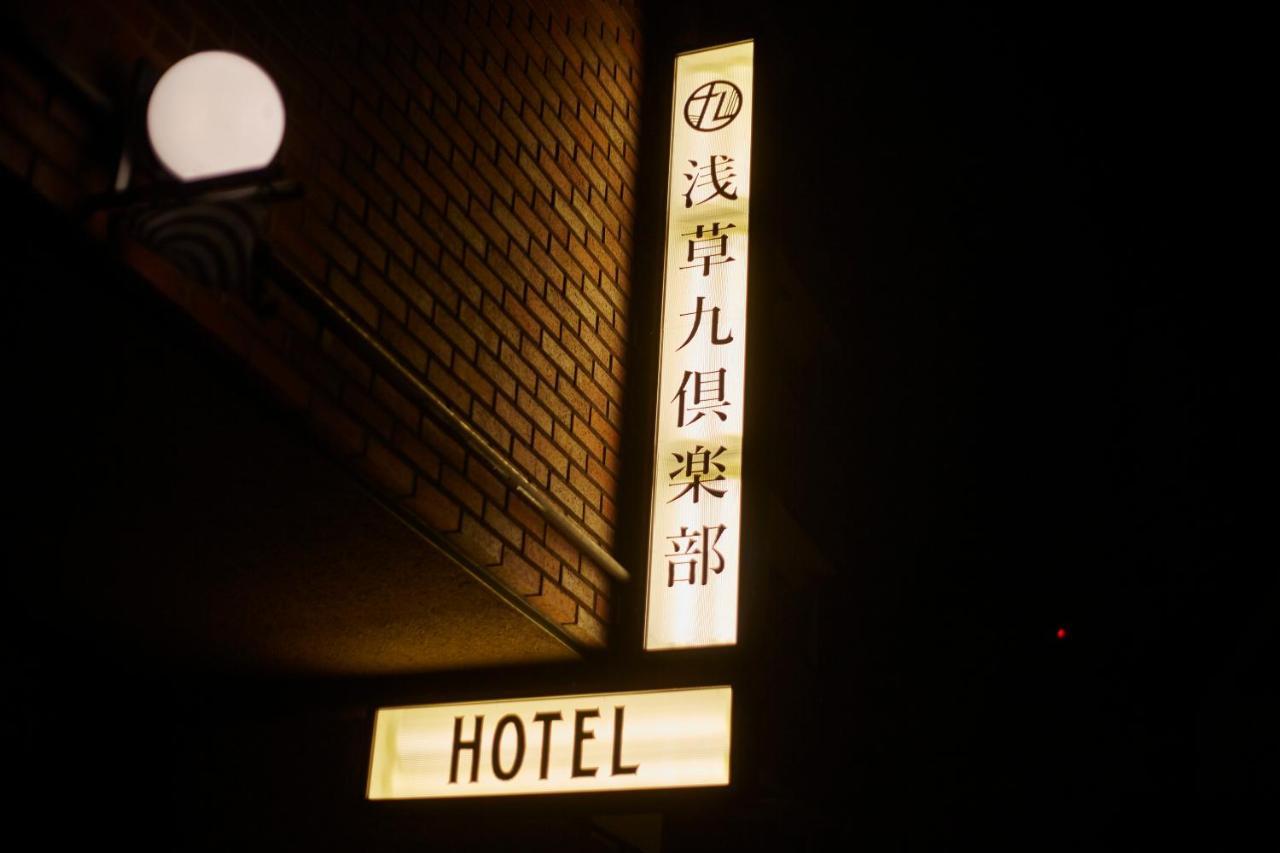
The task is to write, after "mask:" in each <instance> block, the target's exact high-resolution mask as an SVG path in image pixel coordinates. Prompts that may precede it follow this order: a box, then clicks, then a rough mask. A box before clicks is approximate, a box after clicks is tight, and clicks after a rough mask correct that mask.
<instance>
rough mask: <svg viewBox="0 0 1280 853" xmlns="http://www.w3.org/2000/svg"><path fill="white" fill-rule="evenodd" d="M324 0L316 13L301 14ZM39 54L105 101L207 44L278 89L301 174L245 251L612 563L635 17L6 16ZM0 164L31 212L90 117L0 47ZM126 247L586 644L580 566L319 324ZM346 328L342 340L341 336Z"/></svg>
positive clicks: (255, 8) (524, 12)
mask: <svg viewBox="0 0 1280 853" xmlns="http://www.w3.org/2000/svg"><path fill="white" fill-rule="evenodd" d="M321 10H323V11H321ZM16 17H17V19H18V20H19V21H21V22H22V24H23V26H24V27H26V28H27V29H28V30H29V32H27V34H26V35H27V36H28V37H29V38H30V40H31V41H32V43H34V44H36V45H37V46H38V48H39V50H40V51H41V52H42V53H43V54H44V55H46V56H49V57H50V58H51V59H53V60H54V61H55V62H56V63H58V64H60V65H61V66H63V67H64V68H66V69H68V70H69V71H70V72H71V73H72V74H74V75H76V76H78V77H79V78H81V79H82V80H84V81H87V82H89V83H90V84H91V85H93V86H96V87H98V88H99V89H101V90H102V91H104V92H107V93H109V94H114V93H115V92H117V91H120V86H119V82H118V81H119V80H123V79H126V78H127V76H128V71H129V69H130V68H131V67H132V64H133V63H134V62H135V61H136V60H137V59H139V58H143V59H146V60H147V61H149V62H150V63H151V64H152V65H153V66H155V67H156V68H157V70H163V69H164V68H166V67H167V66H168V65H170V64H172V63H173V62H174V61H176V60H177V59H179V58H181V57H182V56H184V55H186V54H188V53H191V52H193V51H196V50H204V49H215V48H216V49H226V50H233V51H236V52H239V53H243V54H245V55H247V56H249V57H251V58H253V59H254V60H255V61H257V62H258V63H259V64H261V65H262V66H263V67H264V68H265V69H266V70H267V71H268V72H269V73H270V74H271V75H272V76H273V77H274V79H275V80H276V81H277V83H278V84H279V86H280V88H281V91H282V93H283V95H284V99H285V105H286V111H287V116H288V127H287V131H286V141H285V146H284V150H283V152H282V156H281V162H282V165H283V167H284V170H285V172H286V174H287V176H288V177H290V178H295V179H297V180H299V181H301V182H302V183H303V185H304V186H305V188H306V195H305V197H304V198H303V200H301V201H297V202H289V203H286V204H282V205H278V206H277V207H276V208H275V209H274V210H273V211H272V213H271V216H270V219H269V225H268V231H267V239H268V242H269V243H270V245H271V247H272V248H273V250H275V251H276V252H277V253H278V254H279V255H281V256H282V257H284V258H285V259H287V260H288V261H289V263H290V264H291V265H292V266H294V267H296V269H297V270H298V271H299V272H301V273H302V274H303V275H305V276H307V277H309V278H310V279H312V280H314V281H316V282H319V283H320V284H322V285H323V286H324V287H325V288H326V289H327V290H328V292H329V293H330V294H331V295H332V297H333V298H334V299H335V300H336V301H338V302H339V303H341V304H342V305H343V306H345V308H346V310H347V311H348V312H349V313H350V314H351V315H352V316H353V317H354V318H355V319H356V322H358V323H359V324H360V325H361V326H362V327H363V328H364V329H365V330H367V331H369V332H370V333H372V334H373V335H375V336H376V337H377V339H378V340H379V341H380V342H381V343H382V344H383V345H385V346H386V347H387V348H388V349H390V350H391V351H393V352H394V353H395V354H396V356H397V358H398V359H399V360H400V361H401V362H402V364H404V365H405V366H407V367H408V368H409V369H410V370H411V371H413V372H414V373H415V374H416V375H417V376H418V377H420V378H421V379H423V380H425V382H426V383H428V384H429V385H430V386H431V387H432V388H433V389H434V390H435V391H436V392H437V393H438V394H439V395H440V396H441V397H442V398H444V399H445V400H447V401H448V403H449V405H450V406H451V407H452V408H453V410H454V411H455V412H456V413H457V414H458V415H459V416H461V417H462V418H464V419H465V420H466V421H467V422H468V423H469V424H471V425H472V426H473V427H474V428H475V429H476V430H478V431H479V432H481V433H482V434H483V435H484V436H485V437H486V439H487V440H488V441H489V442H490V443H491V444H492V445H493V446H494V447H495V448H496V449H497V450H498V451H499V452H501V453H502V454H503V455H505V456H506V457H508V458H509V459H511V460H512V461H513V462H514V463H515V464H516V465H517V466H518V467H519V468H520V469H521V470H522V471H523V472H524V473H525V474H526V475H527V476H528V477H529V478H530V479H531V480H533V481H534V482H535V483H537V484H538V485H540V486H541V487H542V488H543V489H545V490H546V491H547V492H548V493H549V494H550V495H552V496H553V497H554V498H555V499H556V501H557V502H558V503H559V504H560V505H561V506H562V507H563V508H564V510H565V511H566V512H567V513H568V514H569V515H571V516H572V517H573V518H575V519H576V520H577V521H578V522H579V523H580V524H581V525H582V526H583V527H584V528H585V529H586V530H588V531H589V532H590V534H591V535H592V536H594V537H595V538H596V539H597V540H598V542H599V543H600V544H601V545H602V546H603V547H604V548H605V549H606V550H611V548H612V545H613V542H614V529H615V523H616V514H615V501H616V498H617V482H616V477H617V474H618V450H619V431H620V429H621V424H622V410H621V402H622V389H623V384H624V377H625V373H624V366H623V356H624V352H625V347H626V343H625V339H626V334H627V307H628V298H629V292H630V287H631V282H630V278H629V270H630V258H631V246H632V230H633V219H634V213H635V204H634V201H635V198H634V192H635V179H636V169H637V158H636V145H637V141H638V132H639V123H638V122H639V117H638V114H637V105H638V103H639V96H640V92H639V88H640V41H639V38H640V37H639V22H638V19H637V18H638V15H637V12H636V11H635V10H634V8H632V7H630V6H628V5H618V4H616V3H612V2H606V0H572V1H571V2H549V3H548V2H536V3H532V4H529V5H525V4H520V3H515V4H508V3H492V4H489V3H480V2H473V3H461V2H456V3H449V4H444V3H426V4H422V5H421V7H419V6H418V4H399V3H397V4H390V3H388V4H377V3H365V4H357V3H353V4H350V5H341V6H339V5H337V4H332V5H329V4H326V5H323V6H312V5H311V4H301V3H299V4H292V3H286V4H243V5H240V4H235V5H232V6H224V5H219V4H214V3H208V4H205V3H187V4H169V3H154V4H152V3H145V2H122V0H110V2H106V0H102V2H97V3H84V4H76V5H75V7H74V14H72V12H71V11H70V10H69V9H65V8H63V9H61V10H60V11H59V10H51V9H49V8H48V6H46V5H45V4H37V3H20V4H18V8H17V10H16ZM0 74H3V77H4V81H5V84H4V87H3V89H2V90H0V167H3V168H5V169H7V170H8V171H10V172H11V173H13V174H16V175H18V176H20V177H21V178H23V179H24V180H26V181H27V182H28V183H30V184H31V185H32V186H33V187H35V188H36V190H37V191H38V192H40V193H41V194H42V195H44V196H45V197H46V198H48V199H49V200H51V201H52V202H54V203H55V204H59V205H63V206H68V207H69V206H72V205H74V204H75V203H76V202H77V201H79V200H81V199H83V198H84V197H85V196H86V194H88V193H92V192H99V191H102V190H104V189H106V188H107V186H108V182H109V175H111V174H112V171H113V164H112V163H111V162H110V157H109V156H103V153H102V152H103V150H107V151H108V152H109V148H105V149H104V146H103V145H102V139H101V137H100V128H99V126H98V125H100V124H102V120H101V117H99V116H95V115H94V114H93V111H92V110H90V109H87V108H86V106H84V105H83V104H79V103H77V101H76V99H75V98H74V97H73V96H69V95H65V94H62V93H61V90H60V89H59V88H58V87H57V86H55V85H53V84H52V83H51V82H50V80H49V79H48V74H47V73H46V72H45V71H43V70H42V69H39V68H36V67H34V66H33V65H32V63H30V62H28V61H25V60H24V59H23V58H21V57H20V56H19V55H18V54H17V53H6V52H4V51H0ZM128 258H129V259H130V261H131V262H132V263H134V264H135V265H137V266H139V267H140V268H142V269H143V271H144V273H146V274H148V276H149V277H150V278H151V280H152V281H153V282H154V283H156V284H157V286H158V287H159V288H160V289H161V290H162V291H164V292H165V293H166V294H167V295H169V296H170V297H171V298H173V299H175V300H176V301H177V302H178V303H179V304H181V305H184V306H185V307H186V308H187V309H188V310H189V311H191V312H192V313H193V315H195V316H196V317H197V319H198V320H199V321H200V322H201V323H202V325H203V326H204V327H205V328H206V329H208V330H209V331H210V332H211V333H213V334H214V335H216V336H217V337H218V338H219V339H220V340H221V341H222V342H224V343H225V344H226V345H227V346H228V347H229V348H231V349H232V350H233V351H235V352H236V353H238V354H239V355H241V356H242V357H243V359H244V360H245V362H246V363H247V364H249V365H251V366H252V368H253V369H254V370H255V371H256V372H257V373H258V374H259V375H260V376H261V377H262V378H263V379H264V380H265V381H266V382H268V383H269V384H270V385H271V386H272V387H273V388H275V389H276V390H277V391H278V393H279V396H280V398H281V400H282V401H283V402H284V403H285V404H286V405H289V406H293V407H296V408H297V409H299V410H302V411H305V412H306V413H307V417H308V421H309V422H310V423H311V424H312V425H313V426H314V428H315V430H316V431H317V433H318V434H319V435H320V436H321V437H322V438H323V439H324V441H325V442H326V443H327V444H328V445H329V446H330V447H331V448H332V449H333V450H334V452H335V453H337V454H338V455H340V456H341V457H342V458H344V459H345V460H346V461H347V462H348V463H349V464H350V465H351V466H352V468H353V469H354V470H355V471H357V472H358V473H359V474H360V476H362V477H364V478H365V479H366V480H367V481H368V482H369V483H371V484H373V485H374V487H375V488H377V489H378V490H379V491H380V492H381V493H382V494H383V495H384V497H386V498H387V499H388V500H392V501H398V502H399V503H400V504H401V506H402V507H404V508H405V509H406V510H407V511H409V512H411V513H413V514H414V515H415V516H416V517H417V518H419V519H420V520H421V521H422V522H423V523H424V524H426V525H428V526H430V527H431V528H432V529H435V530H437V531H440V532H441V533H444V534H446V535H447V536H448V537H449V538H451V539H452V540H453V541H454V543H455V544H456V545H457V547H458V548H459V549H460V550H462V551H463V552H464V553H465V554H466V555H467V556H468V557H469V558H470V559H471V560H472V561H474V562H475V563H476V564H478V565H479V566H481V567H483V568H484V570H486V571H488V572H490V573H491V574H492V576H493V577H495V578H497V579H498V580H499V581H500V582H501V583H503V584H504V585H506V587H508V588H509V589H511V590H513V591H514V592H515V593H517V594H518V595H521V596H524V597H525V598H526V599H527V600H528V601H529V602H530V603H531V604H532V605H533V606H534V607H535V608H537V609H538V610H539V611H540V612H542V613H543V614H544V615H546V616H547V617H549V618H550V619H551V620H553V621H554V622H555V623H557V624H559V625H561V626H563V628H564V630H565V631H566V632H567V633H569V634H571V635H573V636H574V637H576V638H577V639H578V640H580V641H581V642H583V643H585V644H587V645H601V644H603V643H604V642H605V639H606V637H605V633H606V627H605V626H606V624H607V622H608V620H609V614H610V612H611V607H610V601H609V598H610V582H609V580H608V579H607V576H606V575H605V574H604V573H603V572H602V571H601V570H600V569H599V568H598V567H597V566H596V565H594V564H593V563H592V562H591V561H590V560H588V559H587V558H586V557H585V556H584V555H583V554H582V553H581V552H580V550H579V549H578V548H576V547H575V546H574V545H573V544H571V543H570V542H569V540H567V539H566V538H565V537H563V536H562V535H560V534H559V533H558V532H557V531H556V530H555V529H554V528H552V527H551V526H550V525H548V524H547V523H546V522H545V520H544V519H543V518H542V517H541V516H540V515H539V513H538V512H537V511H535V510H534V509H533V507H531V506H530V505H528V504H527V503H526V502H525V501H524V500H522V499H521V498H520V497H519V496H517V495H516V494H514V493H511V492H509V491H508V489H507V488H506V487H505V486H504V485H503V483H502V481H501V480H500V479H499V478H498V477H497V476H495V474H494V472H493V471H492V470H490V468H489V467H487V465H486V464H485V463H484V462H483V460H482V459H481V457H479V456H477V455H474V454H472V453H470V452H469V451H468V450H467V449H466V448H465V447H464V445H463V444H461V443H460V442H459V441H458V440H457V439H456V438H455V437H453V436H451V435H450V434H449V433H448V431H447V430H445V429H443V428H442V427H441V425H440V423H439V419H438V418H433V417H432V416H430V413H429V411H428V410H427V409H424V408H423V407H421V406H420V405H419V404H418V403H417V402H415V401H414V400H413V399H411V398H410V397H409V396H406V395H405V394H403V393H402V392H401V391H400V390H397V384H396V383H395V382H394V381H393V379H392V377H391V376H389V375H388V370H387V366H386V365H385V364H383V363H380V362H378V360H377V359H373V358H369V357H367V356H365V355H362V354H360V353H358V352H356V351H355V350H354V349H352V348H349V347H348V346H346V345H345V344H344V343H343V340H344V335H343V334H342V333H341V332H342V329H338V328H332V325H333V320H332V319H329V320H326V319H325V318H323V317H320V316H317V315H316V314H314V313H313V312H311V311H309V310H307V309H305V308H304V307H303V306H302V305H300V304H298V303H295V302H294V301H292V300H291V299H289V298H288V297H287V296H286V295H284V294H283V293H273V294H272V296H271V299H272V300H273V301H274V303H275V304H276V306H277V308H276V310H275V311H274V312H272V313H269V314H266V315H264V314H262V313H261V312H254V311H252V310H250V309H249V308H248V306H247V305H245V304H243V303H242V302H241V301H240V300H239V298H238V297H236V296H233V295H227V294H221V293H216V292H213V291H201V289H200V288H199V286H197V285H194V284H192V283H190V282H184V281H182V280H180V276H176V274H173V273H172V272H169V271H165V266H164V264H163V263H161V262H159V261H158V260H157V259H155V258H154V257H151V256H149V255H148V253H146V252H145V251H142V250H132V251H131V252H130V253H129V255H128ZM346 339H349V336H347V338H346Z"/></svg>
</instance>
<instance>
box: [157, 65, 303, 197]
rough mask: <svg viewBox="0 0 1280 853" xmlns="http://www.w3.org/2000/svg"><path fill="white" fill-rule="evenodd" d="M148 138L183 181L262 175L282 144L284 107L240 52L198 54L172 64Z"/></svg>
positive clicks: (267, 81)
mask: <svg viewBox="0 0 1280 853" xmlns="http://www.w3.org/2000/svg"><path fill="white" fill-rule="evenodd" d="M147 136H148V138H149V139H150V140H151V148H152V150H154V151H155V153H156V157H157V158H158V159H159V160H160V163H161V164H162V165H163V166H164V167H165V168H166V169H168V170H169V171H170V172H172V173H173V174H174V175H175V176H177V177H178V178H180V179H181V180H183V181H195V180H200V179H202V178H213V177H217V176H219V175H228V174H234V173H236V172H247V171H252V170H255V169H262V168H265V167H266V166H268V165H270V163H271V161H272V160H274V159H275V156H276V152H278V151H279V150H280V143H281V142H282V141H283V140H284V101H283V100H282V99H281V97H280V90H279V89H277V88H276V84H275V82H274V81H272V79H271V77H270V76H269V75H268V74H267V72H265V71H263V70H262V68H260V67H259V66H258V65H257V64H256V63H254V62H252V61H251V60H249V59H246V58H245V57H243V56H240V55H239V54H236V53H229V52H227V51H223V50H209V51H204V52H202V53H193V54H191V55H190V56H188V57H186V58H185V59H181V60H179V61H178V62H176V63H174V64H173V65H172V66H170V68H169V70H168V71H166V72H165V73H164V75H163V76H161V78H160V80H159V82H157V83H156V86H155V89H154V90H153V91H152V93H151V99H150V101H149V102H148V103H147Z"/></svg>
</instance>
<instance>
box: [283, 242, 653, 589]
mask: <svg viewBox="0 0 1280 853" xmlns="http://www.w3.org/2000/svg"><path fill="white" fill-rule="evenodd" d="M266 254H267V263H266V268H267V269H268V270H269V274H270V275H271V277H272V279H273V280H274V281H275V282H276V283H277V284H279V285H281V286H283V287H284V288H285V290H287V291H289V292H290V294H291V295H293V296H300V297H302V298H303V299H304V300H305V301H307V302H309V303H310V304H311V305H313V306H315V307H318V308H320V309H321V310H323V312H324V313H326V314H328V315H330V316H332V317H334V318H335V319H337V320H338V321H340V326H339V330H340V331H341V330H346V331H348V332H349V333H350V334H351V335H353V336H354V337H355V338H356V342H357V344H358V345H359V346H360V348H361V349H363V350H365V351H366V352H369V353H373V354H374V355H375V356H376V357H377V359H378V360H379V361H381V362H382V363H383V364H384V365H385V366H386V367H387V368H388V369H389V370H390V371H391V372H392V373H393V374H394V378H396V379H398V380H399V382H398V383H397V384H399V385H401V386H402V387H404V388H406V389H408V390H410V391H411V392H412V393H413V395H414V396H415V397H417V398H418V399H419V400H420V401H422V402H424V403H426V404H427V406H428V407H429V408H430V410H431V412H432V414H434V415H435V418H436V420H437V421H439V422H441V423H442V424H443V425H444V426H446V427H447V428H448V429H449V430H450V432H452V433H453V434H454V435H456V436H457V437H458V438H461V439H462V441H463V443H465V444H466V446H467V447H468V448H469V449H470V450H472V451H474V452H475V453H477V454H478V455H479V456H480V457H481V458H482V459H484V461H485V462H486V463H488V465H489V467H490V468H491V469H493V471H494V472H495V473H496V474H497V475H498V476H499V478H500V479H501V480H502V481H503V482H504V483H505V484H506V485H507V487H508V488H510V489H512V490H513V491H515V492H516V493H517V494H519V495H520V496H521V497H522V498H524V499H525V500H527V501H528V502H529V503H530V504H532V505H533V507H534V508H535V509H536V510H537V511H538V513H539V514H541V515H542V517H543V518H545V519H546V520H547V522H548V523H550V524H551V526H552V527H554V528H555V529H556V530H558V531H560V532H561V533H562V534H564V535H565V536H566V537H568V538H569V541H571V542H572V543H573V544H574V545H576V546H578V548H580V549H581V550H582V551H583V552H584V553H585V554H586V555H587V556H588V557H590V558H591V559H592V560H593V561H595V562H596V563H597V564H598V565H599V566H600V567H601V568H602V569H604V570H605V571H606V572H608V573H609V575H611V576H612V577H614V578H615V579H617V580H619V581H629V580H630V579H631V574H630V573H629V572H628V571H627V570H626V569H625V568H624V567H623V566H622V564H621V563H619V562H618V561H617V559H615V558H614V556H613V555H612V554H610V553H609V552H608V551H606V550H605V549H604V547H603V546H601V545H600V543H599V542H597V541H596V540H595V538H594V537H592V535H591V534H590V533H588V532H587V531H586V530H585V529H584V528H583V527H582V525H581V524H579V523H578V522H577V521H576V520H575V519H574V518H572V517H571V516H570V515H568V513H566V512H565V511H564V510H563V509H562V508H561V507H560V506H559V502H558V501H557V500H556V499H555V498H554V497H553V496H552V495H550V494H549V493H548V492H547V491H546V490H544V489H543V488H542V487H541V486H539V485H537V484H536V483H534V482H533V481H532V480H530V479H529V478H528V477H527V476H525V473H524V472H523V471H521V470H520V469H519V468H517V467H516V466H515V464H513V463H512V462H511V460H510V459H508V458H507V457H506V456H505V455H504V454H503V453H502V452H501V451H499V450H498V449H497V448H496V447H494V446H493V444H492V443H491V442H490V441H489V439H488V438H486V437H485V436H484V435H483V434H482V433H480V432H478V431H477V430H476V429H475V428H474V427H473V426H471V424H469V423H467V422H466V420H464V419H463V417H462V416H461V415H459V414H458V413H457V412H456V411H454V409H453V408H452V407H451V406H450V405H449V404H448V402H446V401H445V399H444V398H443V397H441V396H440V394H438V393H437V392H436V391H435V390H434V389H433V388H431V386H429V385H427V384H426V383H425V382H424V381H423V380H422V378H421V377H419V376H418V374H417V372H416V371H414V370H413V369H412V368H410V367H409V366H408V365H407V364H405V363H404V360H403V359H402V358H401V357H400V356H399V355H398V354H396V353H395V352H393V351H391V350H390V349H388V348H387V347H386V346H385V345H384V344H383V343H382V341H381V340H379V339H378V337H377V336H376V335H374V334H372V333H371V332H370V331H369V330H368V329H366V328H365V326H364V324H363V323H362V322H361V321H360V320H359V319H358V318H357V317H355V316H354V315H353V314H352V313H351V312H350V311H348V310H347V309H346V308H345V307H343V306H342V305H341V304H339V303H338V302H337V301H335V300H334V298H333V297H332V296H331V295H330V294H329V293H328V292H326V291H325V290H324V289H322V288H321V287H320V286H319V285H318V284H316V283H315V282H314V281H312V280H311V279H310V278H309V277H308V276H306V275H305V274H303V273H301V272H299V271H298V270H297V269H296V268H295V267H294V266H293V265H292V264H290V263H289V262H288V261H287V260H285V259H284V258H282V257H281V256H280V255H279V254H277V253H276V252H271V251H269V252H267V253H266Z"/></svg>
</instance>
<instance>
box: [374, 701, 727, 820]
mask: <svg viewBox="0 0 1280 853" xmlns="http://www.w3.org/2000/svg"><path fill="white" fill-rule="evenodd" d="M732 704H733V691H732V688H729V687H707V688H698V689H694V690H662V691H656V692H648V693H601V694H594V695H587V696H550V697H546V698H542V699H512V700H504V701H500V702H470V703H467V704H461V705H420V706H417V707H410V708H382V709H380V710H379V711H378V717H377V721H376V723H375V725H374V734H373V760H372V762H371V763H370V766H369V790H368V795H369V799H371V800H398V799H411V798H434V797H486V796H488V797H491V796H503V795H509V794H553V793H571V792H585V791H623V790H636V789H642V788H686V787H695V786H713V785H727V784H729V727H730V715H731V710H732Z"/></svg>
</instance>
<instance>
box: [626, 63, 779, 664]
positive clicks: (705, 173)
mask: <svg viewBox="0 0 1280 853" xmlns="http://www.w3.org/2000/svg"><path fill="white" fill-rule="evenodd" d="M753 56H754V51H753V43H752V42H750V41H745V42H738V43H737V44H729V45H724V46H721V47H714V48H708V49H706V50H697V51H693V52H690V53H682V54H680V55H679V56H677V57H676V68H675V84H674V102H673V104H672V121H671V125H672V127H671V171H670V173H669V174H668V176H667V231H666V244H665V249H666V262H665V267H664V275H663V292H662V336H661V351H660V352H661V354H660V356H659V359H660V361H659V367H658V374H659V379H658V404H657V424H656V429H655V433H656V434H655V438H654V475H653V477H654V486H653V497H652V511H651V513H650V519H651V528H650V531H649V581H648V590H647V592H648V594H647V596H646V599H647V606H646V608H645V632H644V645H645V648H646V649H680V648H691V647H696V646H724V645H732V644H733V643H736V642H737V640H738V584H739V576H740V568H741V552H740V543H741V535H742V512H741V509H742V430H743V405H744V396H743V392H744V390H745V376H746V374H745V358H746V347H747V246H748V243H749V237H750V234H751V225H750V219H749V216H748V213H749V207H750V205H749V201H750V199H751V104H752V91H753V90H752V69H753Z"/></svg>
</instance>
